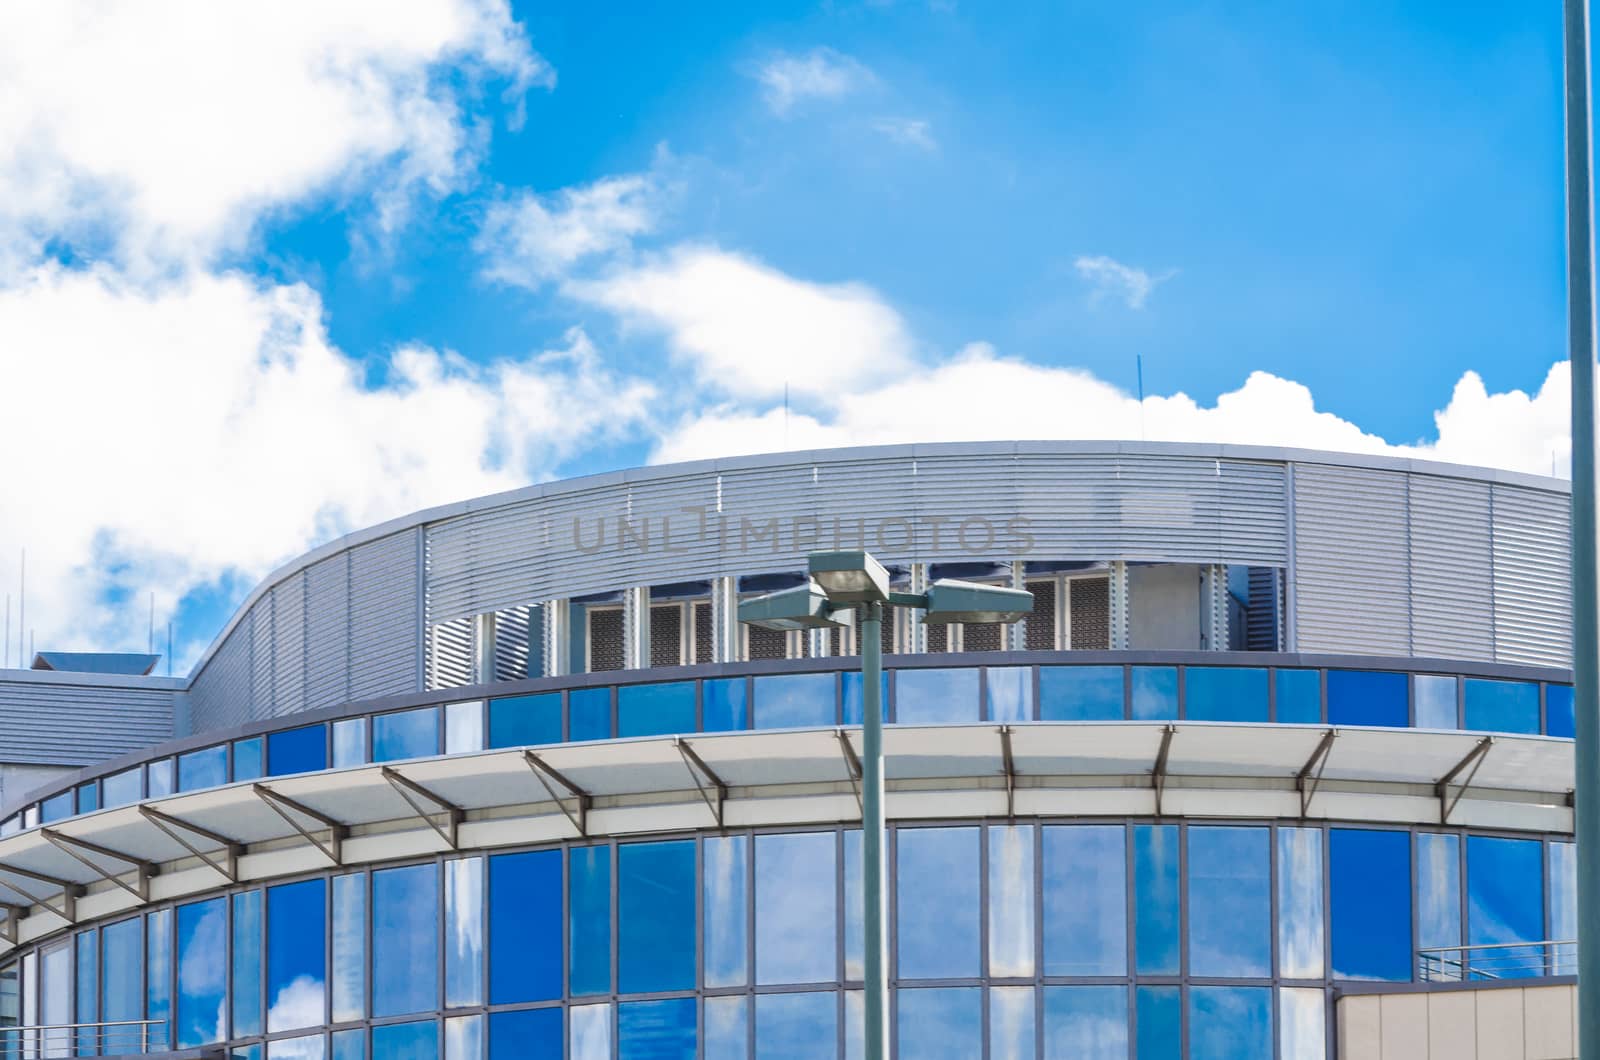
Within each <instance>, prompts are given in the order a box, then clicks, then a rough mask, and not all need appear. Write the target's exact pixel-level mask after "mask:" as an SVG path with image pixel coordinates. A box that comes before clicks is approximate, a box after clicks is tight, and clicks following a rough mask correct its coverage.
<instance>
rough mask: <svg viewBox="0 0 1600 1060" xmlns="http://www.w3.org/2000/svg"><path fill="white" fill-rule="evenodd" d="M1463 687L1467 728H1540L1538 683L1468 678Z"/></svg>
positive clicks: (1493, 729) (1502, 730) (1531, 730)
mask: <svg viewBox="0 0 1600 1060" xmlns="http://www.w3.org/2000/svg"><path fill="white" fill-rule="evenodd" d="M1464 684H1465V686H1466V687H1465V688H1464V689H1463V693H1462V694H1463V699H1464V701H1465V702H1464V703H1463V707H1464V710H1465V713H1466V727H1467V728H1468V729H1474V730H1479V731H1488V732H1524V733H1536V732H1538V731H1539V686H1538V685H1536V684H1534V683H1532V682H1531V681H1480V680H1476V679H1474V678H1467V679H1466V681H1465V682H1464Z"/></svg>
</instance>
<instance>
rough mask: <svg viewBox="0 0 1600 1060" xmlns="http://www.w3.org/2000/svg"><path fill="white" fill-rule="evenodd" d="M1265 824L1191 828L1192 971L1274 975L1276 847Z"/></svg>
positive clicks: (1216, 974)
mask: <svg viewBox="0 0 1600 1060" xmlns="http://www.w3.org/2000/svg"><path fill="white" fill-rule="evenodd" d="M1268 844H1269V839H1268V832H1267V830H1266V829H1265V828H1213V827H1195V828H1190V829H1189V862H1188V866H1189V971H1190V973H1191V974H1193V975H1202V976H1226V977H1230V978H1240V977H1255V976H1259V977H1266V976H1270V975H1271V974H1272V891H1271V879H1272V869H1271V863H1270V858H1271V856H1272V855H1271V848H1270V846H1269V845H1268Z"/></svg>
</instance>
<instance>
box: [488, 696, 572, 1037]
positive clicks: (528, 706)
mask: <svg viewBox="0 0 1600 1060" xmlns="http://www.w3.org/2000/svg"><path fill="white" fill-rule="evenodd" d="M560 742H561V693H560V692H541V693H539V694H538V695H534V696H512V697H510V698H508V699H491V700H490V701H489V746H490V747H523V746H527V745H534V744H544V743H560ZM489 1036H490V1038H491V1039H492V1038H493V1037H494V1032H493V1030H491V1031H490V1035H489Z"/></svg>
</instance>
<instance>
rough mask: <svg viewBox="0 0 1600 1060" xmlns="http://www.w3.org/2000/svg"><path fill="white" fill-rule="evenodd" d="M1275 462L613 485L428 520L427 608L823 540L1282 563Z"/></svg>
mask: <svg viewBox="0 0 1600 1060" xmlns="http://www.w3.org/2000/svg"><path fill="white" fill-rule="evenodd" d="M1286 526H1287V514H1286V502H1285V497H1284V465H1283V464H1281V463H1273V462H1268V461H1246V460H1217V459H1211V458H1205V457H1190V456H1165V455H1147V454H1107V455H1103V456H1102V455H1082V454H1037V455H1035V454H1009V453H1003V454H986V455H968V456H933V457H926V456H924V457H912V456H905V457H895V458H881V457H880V458H872V459H868V458H857V459H854V460H851V459H833V460H827V461H819V462H817V463H805V464H796V465H790V466H778V467H764V468H751V469H740V470H733V471H724V472H716V471H703V472H697V473H695V474H690V475H681V476H674V477H670V478H665V479H657V480H648V481H644V482H631V483H630V482H617V483H613V484H609V485H605V486H596V487H593V488H590V489H585V490H581V491H576V492H572V493H563V494H556V495H553V496H549V497H544V498H535V499H532V500H525V501H520V502H517V503H514V504H508V505H504V506H502V507H498V508H492V509H488V510H485V511H479V512H473V513H471V514H469V515H463V516H459V517H456V518H453V519H447V520H444V521H442V522H439V523H435V524H433V525H431V526H429V527H428V530H427V555H428V620H429V621H430V622H441V621H445V620H448V619H450V618H455V617H458V616H461V615H468V614H482V613H484V612H488V611H495V610H499V609H500V608H503V607H510V606H513V605H516V604H520V603H527V602H530V601H536V600H543V599H550V598H557V597H564V596H577V595H582V594H585V593H590V592H602V591H609V590H613V589H617V588H619V587H624V586H630V585H652V584H660V583H663V582H668V581H681V580H683V579H686V578H705V577H712V576H715V575H721V574H736V573H752V572H759V571H778V570H792V569H795V568H798V567H799V566H801V565H803V563H804V557H805V554H806V553H807V552H808V551H810V550H811V549H812V548H814V547H819V546H823V547H825V546H827V545H830V544H832V543H833V542H834V541H835V540H836V539H837V538H843V539H844V542H845V543H846V544H855V543H864V544H865V545H866V546H867V547H868V548H871V549H873V550H874V551H875V552H876V553H877V554H878V555H879V556H880V557H881V558H882V559H883V560H884V561H885V562H888V563H896V564H903V563H909V562H912V561H913V560H939V559H973V558H992V559H1007V558H1011V557H1012V556H1014V555H1017V554H1019V553H1026V554H1029V555H1033V556H1036V557H1038V558H1050V559H1072V558H1093V559H1159V560H1167V561H1171V562H1192V563H1239V564H1243V565H1246V566H1250V565H1258V566H1275V565H1282V564H1283V563H1284V562H1285V560H1286V556H1287V549H1286V545H1285V542H1286V539H1287V531H1286Z"/></svg>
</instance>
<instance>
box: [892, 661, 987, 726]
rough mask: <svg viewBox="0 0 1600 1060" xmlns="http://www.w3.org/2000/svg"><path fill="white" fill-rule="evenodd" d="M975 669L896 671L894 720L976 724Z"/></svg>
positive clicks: (977, 711)
mask: <svg viewBox="0 0 1600 1060" xmlns="http://www.w3.org/2000/svg"><path fill="white" fill-rule="evenodd" d="M978 674H979V671H978V668H977V667H975V666H973V667H967V668H966V669H961V670H955V669H951V670H898V671H896V672H895V675H894V681H895V686H894V711H895V716H894V720H895V721H896V722H898V723H899V724H901V725H940V724H946V723H954V722H964V721H978V720H979V710H978Z"/></svg>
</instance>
